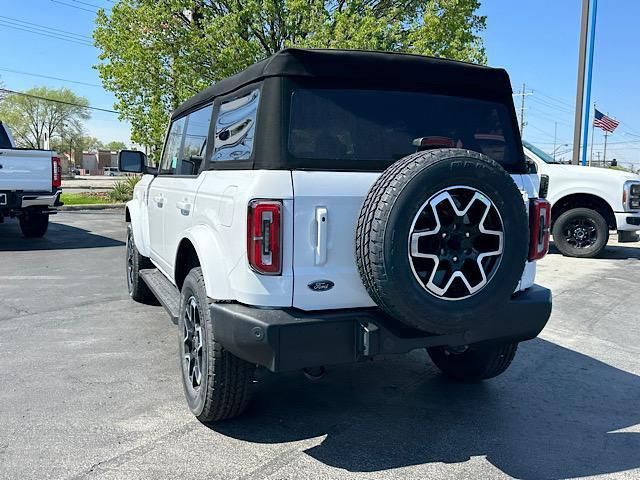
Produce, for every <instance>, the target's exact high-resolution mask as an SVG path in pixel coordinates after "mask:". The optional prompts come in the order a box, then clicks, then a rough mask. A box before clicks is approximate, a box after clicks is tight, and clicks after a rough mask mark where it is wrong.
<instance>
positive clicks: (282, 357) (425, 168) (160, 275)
mask: <svg viewBox="0 0 640 480" xmlns="http://www.w3.org/2000/svg"><path fill="white" fill-rule="evenodd" d="M498 137H499V138H501V143H500V144H497V143H496V142H495V141H494V140H493V139H494V138H498ZM119 168H120V170H121V171H123V172H134V173H143V174H144V175H143V177H142V179H141V181H140V182H139V183H138V184H137V186H136V187H135V191H134V198H133V200H131V201H130V202H129V203H128V204H127V207H126V213H125V219H126V221H127V222H128V226H127V228H128V235H127V261H126V275H127V284H128V288H129V294H130V295H131V297H132V298H133V299H134V300H137V301H141V302H150V301H154V300H155V298H157V300H159V301H160V302H161V303H162V304H163V305H164V306H165V308H166V309H167V311H168V312H169V314H170V315H171V317H172V318H173V319H174V321H175V322H176V323H177V324H178V328H179V345H180V347H179V348H180V354H179V358H180V364H181V371H182V381H183V387H184V391H185V395H186V398H187V403H188V405H189V408H190V409H191V411H192V412H193V413H194V414H195V415H196V417H197V418H198V419H200V420H202V421H214V420H222V419H225V418H230V417H233V416H235V415H238V414H240V413H241V412H242V410H243V409H244V407H245V406H246V404H247V400H248V398H249V393H250V392H251V390H252V388H253V383H254V382H253V380H254V378H253V373H254V370H255V368H256V366H261V367H265V368H267V369H269V370H271V371H274V372H282V371H292V370H298V369H306V372H307V374H308V375H315V374H318V373H320V372H321V371H322V369H323V366H324V365H331V364H339V363H348V362H356V361H361V360H366V359H369V358H372V357H374V356H376V355H380V354H391V353H404V352H408V351H410V350H413V349H417V348H426V349H427V352H428V353H429V355H430V357H431V359H432V360H433V362H434V363H435V364H436V365H437V366H438V367H439V368H440V370H441V371H442V372H443V373H445V374H446V375H449V376H451V377H453V378H455V379H458V380H470V381H477V380H482V379H487V378H491V377H494V376H496V375H499V374H501V373H502V372H504V371H505V370H506V369H507V367H508V366H509V364H510V363H511V361H512V359H513V358H514V355H515V353H516V348H517V345H518V342H521V341H524V340H528V339H531V338H534V337H535V336H536V335H538V333H539V332H540V331H541V330H542V328H543V327H544V326H545V324H546V323H547V320H548V319H549V315H550V312H551V293H550V291H549V290H548V289H545V288H543V287H540V286H537V285H535V284H534V278H535V271H536V261H537V260H538V259H540V258H542V257H543V256H544V255H545V254H546V252H547V247H548V242H549V220H550V210H551V208H550V205H549V203H548V202H547V201H546V200H544V199H541V198H538V194H537V189H538V176H537V175H536V174H535V173H533V172H532V171H531V170H530V166H529V165H528V164H527V162H526V161H525V157H524V155H523V152H522V145H521V143H520V137H519V133H518V128H517V122H516V116H515V110H514V107H513V101H512V96H511V85H510V81H509V77H508V75H507V73H506V72H505V71H504V70H501V69H493V68H488V67H482V66H476V65H471V64H465V63H459V62H453V61H447V60H442V59H434V58H429V57H423V56H418V55H404V54H388V53H382V52H364V51H341V50H300V49H287V50H283V51H281V52H279V53H277V54H275V55H273V56H272V57H270V58H268V59H266V60H263V61H261V62H259V63H257V64H255V65H253V66H251V67H249V68H247V69H246V70H244V71H243V72H241V73H239V74H237V75H235V76H233V77H230V78H227V79H224V80H222V81H220V82H218V83H216V84H215V85H214V86H212V87H210V88H208V89H206V90H204V91H202V92H200V93H199V94H197V95H196V96H194V97H192V98H191V99H189V100H187V101H186V102H185V103H184V104H183V105H181V106H180V107H179V108H178V109H177V110H176V111H175V112H174V113H173V115H172V117H171V121H170V125H169V129H168V132H167V136H166V140H165V146H164V150H163V153H162V155H161V158H160V162H159V167H158V168H151V167H148V166H147V165H146V157H145V155H144V154H142V153H141V152H135V151H122V152H120V154H119ZM154 297H155V298H154Z"/></svg>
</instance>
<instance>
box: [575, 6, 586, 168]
mask: <svg viewBox="0 0 640 480" xmlns="http://www.w3.org/2000/svg"><path fill="white" fill-rule="evenodd" d="M588 26H589V0H582V20H581V22H580V50H579V51H578V88H577V90H576V115H575V121H574V125H573V157H572V158H571V163H573V164H574V165H577V164H578V162H579V159H580V127H581V125H582V105H583V103H584V64H585V59H586V57H587V28H588Z"/></svg>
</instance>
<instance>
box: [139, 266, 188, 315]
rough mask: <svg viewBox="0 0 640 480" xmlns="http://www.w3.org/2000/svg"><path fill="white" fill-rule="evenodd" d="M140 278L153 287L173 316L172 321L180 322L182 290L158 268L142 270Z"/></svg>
mask: <svg viewBox="0 0 640 480" xmlns="http://www.w3.org/2000/svg"><path fill="white" fill-rule="evenodd" d="M140 278H142V280H144V283H146V284H147V286H148V287H149V288H150V289H151V291H152V292H153V294H154V295H155V296H156V298H157V299H158V301H159V302H160V303H161V304H162V306H163V307H164V308H165V310H166V311H167V313H168V314H169V315H170V316H171V321H172V322H173V323H175V324H177V323H178V316H179V315H180V291H179V290H178V289H177V288H176V286H175V285H174V284H173V283H171V282H170V281H169V280H168V279H167V277H165V276H164V275H163V274H162V273H161V272H160V270H158V269H157V268H149V269H145V270H140Z"/></svg>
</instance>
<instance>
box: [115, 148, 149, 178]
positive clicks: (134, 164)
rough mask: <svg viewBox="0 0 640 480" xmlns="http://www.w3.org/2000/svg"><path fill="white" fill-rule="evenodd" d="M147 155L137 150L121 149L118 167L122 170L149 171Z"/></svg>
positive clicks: (131, 171) (133, 171) (132, 171)
mask: <svg viewBox="0 0 640 480" xmlns="http://www.w3.org/2000/svg"><path fill="white" fill-rule="evenodd" d="M146 164H147V156H146V155H145V154H144V153H142V152H138V151H137V150H120V151H119V152H118V169H119V170H120V171H121V172H130V173H147V172H146Z"/></svg>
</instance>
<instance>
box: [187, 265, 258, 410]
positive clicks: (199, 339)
mask: <svg viewBox="0 0 640 480" xmlns="http://www.w3.org/2000/svg"><path fill="white" fill-rule="evenodd" d="M208 307H209V299H208V297H207V292H206V289H205V284H204V278H203V276H202V270H201V269H200V267H198V268H194V269H192V270H191V271H190V272H189V274H188V275H187V277H186V279H185V281H184V283H183V285H182V292H181V297H180V316H179V317H178V328H179V331H180V365H181V371H182V383H183V386H184V393H185V395H186V397H187V403H188V405H189V409H190V410H191V412H192V413H193V414H194V415H195V416H196V417H197V418H198V420H200V421H201V422H215V421H218V420H225V419H228V418H233V417H236V416H238V415H240V414H241V413H242V412H243V411H244V409H245V408H246V406H247V403H248V402H249V396H250V388H251V384H252V383H253V374H254V371H255V365H253V364H251V363H249V362H246V361H244V360H242V359H240V358H238V357H236V356H235V355H233V354H232V353H230V352H229V351H228V350H226V349H225V348H224V347H223V346H222V345H221V344H220V343H218V342H217V341H216V339H215V333H214V331H215V328H214V324H213V322H214V321H215V320H214V319H212V318H211V312H210V310H209V308H208Z"/></svg>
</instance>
